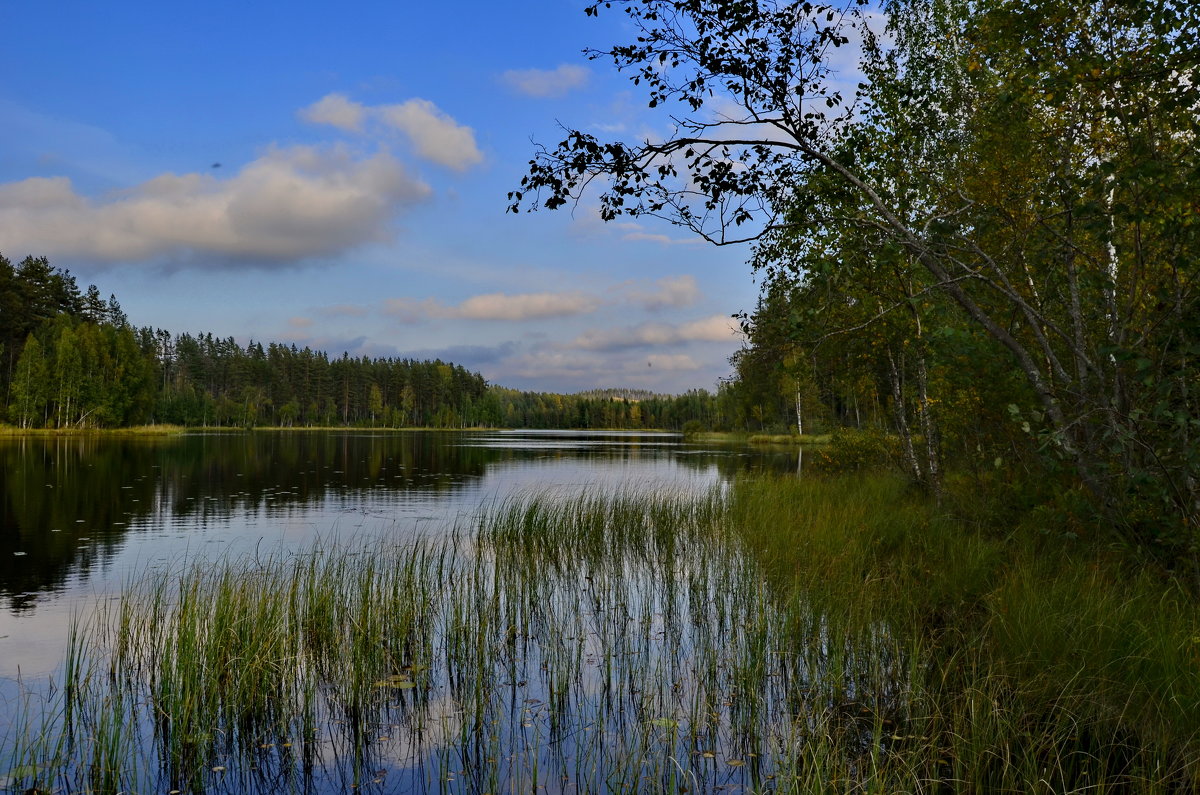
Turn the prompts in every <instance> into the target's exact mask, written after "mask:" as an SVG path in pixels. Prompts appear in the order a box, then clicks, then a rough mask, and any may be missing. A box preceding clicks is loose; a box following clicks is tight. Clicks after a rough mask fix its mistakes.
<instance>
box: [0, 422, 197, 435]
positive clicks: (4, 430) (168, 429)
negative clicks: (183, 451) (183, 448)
mask: <svg viewBox="0 0 1200 795" xmlns="http://www.w3.org/2000/svg"><path fill="white" fill-rule="evenodd" d="M189 430H191V429H189V428H185V427H184V426H182V425H135V426H132V427H129V428H18V427H17V426H15V425H4V424H0V436H86V435H103V436H173V435H176V434H181V433H187V432H188V431H189Z"/></svg>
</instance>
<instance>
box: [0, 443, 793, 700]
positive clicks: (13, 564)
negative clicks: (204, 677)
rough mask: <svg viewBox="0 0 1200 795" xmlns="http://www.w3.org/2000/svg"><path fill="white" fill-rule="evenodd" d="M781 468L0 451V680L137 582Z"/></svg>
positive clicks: (455, 446)
mask: <svg viewBox="0 0 1200 795" xmlns="http://www.w3.org/2000/svg"><path fill="white" fill-rule="evenodd" d="M795 456H796V454H795V453H794V452H778V451H776V452H771V451H763V450H756V449H751V448H747V447H741V446H739V447H723V446H715V445H708V444H693V443H689V442H687V441H684V440H683V438H682V437H681V436H679V435H678V434H666V433H636V432H566V431H563V432H560V431H497V432H420V431H415V432H382V433H380V432H371V431H367V430H362V431H345V432H279V431H259V432H253V433H210V434H201V433H197V434H185V435H180V436H163V437H137V436H126V437H120V436H112V437H108V436H69V437H46V438H42V437H39V438H5V439H0V677H3V678H7V679H12V678H13V677H16V676H17V675H18V673H19V674H20V675H21V676H23V677H26V678H29V677H36V676H38V675H41V674H45V673H48V672H50V671H52V670H53V669H55V668H56V667H57V666H58V665H59V664H60V662H61V660H62V655H63V644H64V641H65V638H66V634H67V628H68V625H69V623H70V619H71V616H72V615H73V614H75V613H78V612H80V611H85V610H87V609H88V608H89V607H90V606H91V605H94V604H96V603H98V602H102V601H103V600H105V599H107V598H110V597H111V596H112V595H114V594H115V593H117V592H119V591H120V589H121V587H122V585H123V584H124V583H125V582H127V581H128V580H129V579H130V578H131V577H134V576H136V575H140V574H141V573H143V572H145V571H147V570H152V569H155V568H163V567H179V566H181V565H183V564H185V563H186V562H189V561H197V560H220V559H228V558H230V557H234V558H236V557H241V556H247V555H254V554H260V555H262V554H269V553H271V552H274V551H277V550H279V549H280V548H284V549H297V550H298V549H303V548H306V547H308V546H310V545H312V544H313V543H314V542H317V541H321V542H327V541H337V542H339V543H341V542H346V541H355V542H359V541H365V540H368V539H371V538H385V537H388V536H392V535H403V534H410V533H414V532H417V533H443V532H445V531H446V530H447V529H448V528H449V527H451V526H453V524H454V523H455V522H456V521H462V520H463V519H465V518H467V517H470V516H471V515H472V514H473V513H474V512H475V511H476V510H477V509H478V508H479V507H480V506H482V505H486V504H493V503H495V502H497V501H501V500H503V499H505V498H506V497H509V496H512V495H519V494H529V493H532V492H551V493H555V494H572V493H579V492H585V491H596V490H606V489H609V490H611V489H617V488H626V487H631V486H636V487H637V488H641V489H646V488H650V489H653V488H659V487H662V488H671V487H681V488H705V487H709V486H712V485H714V484H718V483H723V482H728V481H729V480H731V479H732V478H733V477H735V476H736V475H737V474H738V473H741V472H748V471H784V472H786V471H795V469H796V465H797V464H796V458H795ZM0 692H3V691H2V689H0Z"/></svg>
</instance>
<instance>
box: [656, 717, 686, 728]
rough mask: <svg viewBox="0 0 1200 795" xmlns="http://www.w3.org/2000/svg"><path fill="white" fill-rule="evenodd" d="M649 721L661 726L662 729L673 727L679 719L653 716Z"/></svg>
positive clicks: (677, 724) (677, 723)
mask: <svg viewBox="0 0 1200 795" xmlns="http://www.w3.org/2000/svg"><path fill="white" fill-rule="evenodd" d="M650 723H651V725H653V726H661V727H663V728H664V729H674V728H676V727H677V726H679V721H677V720H672V719H670V718H655V719H654V720H652V721H650Z"/></svg>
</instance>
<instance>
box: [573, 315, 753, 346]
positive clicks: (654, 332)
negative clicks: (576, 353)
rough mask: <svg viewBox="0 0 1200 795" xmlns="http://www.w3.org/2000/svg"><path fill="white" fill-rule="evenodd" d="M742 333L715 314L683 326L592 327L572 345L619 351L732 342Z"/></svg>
mask: <svg viewBox="0 0 1200 795" xmlns="http://www.w3.org/2000/svg"><path fill="white" fill-rule="evenodd" d="M739 335H740V332H739V331H738V330H737V327H736V326H735V325H734V323H733V320H732V319H731V318H729V317H727V316H725V315H712V316H711V317H706V318H702V319H700V320H695V321H692V322H690V323H683V324H681V325H672V324H669V323H642V324H641V325H638V326H632V327H627V328H613V329H593V330H591V331H585V332H584V333H583V334H581V335H579V336H578V337H576V338H575V339H574V340H572V341H571V343H570V347H572V348H577V349H580V350H587V351H616V350H623V349H627V348H646V347H658V346H664V345H677V344H680V343H687V342H729V341H733V340H735V339H737V338H738V337H739Z"/></svg>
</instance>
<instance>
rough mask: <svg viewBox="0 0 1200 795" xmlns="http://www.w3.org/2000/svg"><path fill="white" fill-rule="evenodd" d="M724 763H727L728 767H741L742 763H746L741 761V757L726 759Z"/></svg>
mask: <svg viewBox="0 0 1200 795" xmlns="http://www.w3.org/2000/svg"><path fill="white" fill-rule="evenodd" d="M725 764H727V765H729V766H730V767H741V766H742V765H744V764H746V763H745V762H743V761H742V760H741V759H726V760H725Z"/></svg>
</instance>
